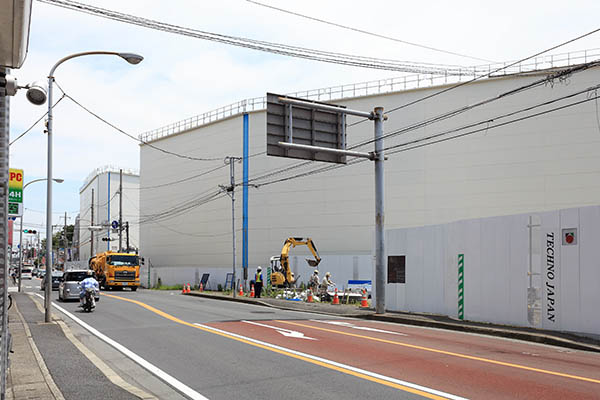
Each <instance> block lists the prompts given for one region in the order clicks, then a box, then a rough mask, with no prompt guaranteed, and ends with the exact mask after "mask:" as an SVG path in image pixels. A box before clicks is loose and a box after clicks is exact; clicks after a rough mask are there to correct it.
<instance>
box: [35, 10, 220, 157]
mask: <svg viewBox="0 0 600 400" xmlns="http://www.w3.org/2000/svg"><path fill="white" fill-rule="evenodd" d="M39 1H41V0H39ZM56 85H57V86H58V88H59V89H60V90H61V91H62V92H63V96H64V97H67V98H68V99H69V100H71V101H72V102H73V103H75V104H76V105H78V106H79V107H80V108H82V109H83V110H85V111H86V112H88V113H89V114H90V115H92V116H94V117H95V118H97V119H99V120H100V121H102V122H104V123H105V124H106V125H108V126H110V127H111V128H113V129H114V130H116V131H118V132H120V133H122V134H123V135H125V136H127V137H129V138H130V139H133V140H135V141H136V142H140V143H142V144H145V145H147V146H149V147H151V148H153V149H155V150H158V151H160V152H162V153H165V154H169V155H172V156H175V157H179V158H183V159H186V160H192V161H217V160H220V158H200V157H192V156H187V155H183V154H179V153H175V152H172V151H169V150H165V149H162V148H160V147H158V146H155V145H153V144H151V143H148V142H146V141H145V140H143V139H141V138H138V137H135V136H133V135H131V134H129V133H127V132H125V131H124V130H123V129H121V128H119V127H118V126H116V125H114V124H112V123H110V122H108V121H107V120H106V119H104V118H102V117H101V116H99V115H98V114H96V113H95V112H93V111H92V110H90V109H89V108H87V107H85V106H84V105H82V104H81V103H80V102H78V101H77V100H75V99H74V98H73V97H72V96H71V95H69V94H68V93H66V92H65V91H64V90H63V88H62V87H60V85H59V84H58V83H56Z"/></svg>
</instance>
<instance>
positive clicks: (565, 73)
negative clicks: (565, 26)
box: [350, 61, 600, 149]
mask: <svg viewBox="0 0 600 400" xmlns="http://www.w3.org/2000/svg"><path fill="white" fill-rule="evenodd" d="M598 65H600V62H599V61H592V62H589V63H586V64H582V65H578V66H576V67H573V68H568V69H564V70H562V71H558V72H556V73H554V74H550V75H547V76H546V77H544V78H541V79H538V80H536V81H533V82H531V83H528V84H525V85H522V86H520V87H517V88H515V89H511V90H508V91H506V92H502V93H500V94H499V95H497V96H493V97H489V98H487V99H484V100H481V101H478V102H477V103H474V104H471V105H467V106H464V107H459V108H457V109H454V110H451V111H448V112H446V113H443V114H440V115H437V116H434V117H431V118H429V119H426V120H424V121H421V122H418V123H415V124H412V125H409V126H407V127H404V128H400V129H397V130H394V131H392V132H388V133H386V134H385V135H383V138H384V139H387V138H390V137H394V136H397V135H400V134H405V133H408V132H411V131H414V130H416V129H420V128H423V127H425V126H428V125H431V124H433V123H436V122H440V121H443V120H446V119H449V118H452V117H456V116H458V115H460V114H462V113H464V112H467V111H470V110H472V109H474V108H477V107H481V106H483V105H487V104H490V103H493V102H495V101H498V100H503V99H505V98H507V97H509V96H513V95H515V94H519V93H522V92H524V91H526V90H530V89H534V88H536V87H538V86H541V85H545V84H548V83H551V84H552V83H553V82H554V81H556V80H558V81H560V82H563V81H564V80H565V79H567V78H568V77H569V76H571V75H572V74H574V73H578V72H583V71H585V70H587V69H589V68H593V67H597V66H598ZM374 141H375V139H368V140H365V141H363V142H360V143H358V144H356V145H352V146H351V147H350V149H355V148H358V147H362V146H365V145H367V144H369V143H373V142H374Z"/></svg>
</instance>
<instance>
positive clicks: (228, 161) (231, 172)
mask: <svg viewBox="0 0 600 400" xmlns="http://www.w3.org/2000/svg"><path fill="white" fill-rule="evenodd" d="M223 161H224V163H225V165H227V164H229V182H230V183H229V186H221V188H222V189H225V190H226V191H227V194H228V195H229V197H231V236H232V243H233V250H232V253H233V278H232V284H233V297H236V289H237V288H236V280H235V162H236V161H242V158H241V157H225V160H223Z"/></svg>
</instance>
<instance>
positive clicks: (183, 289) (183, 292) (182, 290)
mask: <svg viewBox="0 0 600 400" xmlns="http://www.w3.org/2000/svg"><path fill="white" fill-rule="evenodd" d="M186 293H187V292H186V291H185V283H184V284H183V285H181V294H186Z"/></svg>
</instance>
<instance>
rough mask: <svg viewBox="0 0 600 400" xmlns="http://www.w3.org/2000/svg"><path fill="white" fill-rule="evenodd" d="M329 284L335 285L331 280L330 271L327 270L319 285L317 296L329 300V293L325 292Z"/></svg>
mask: <svg viewBox="0 0 600 400" xmlns="http://www.w3.org/2000/svg"><path fill="white" fill-rule="evenodd" d="M329 286H335V283H333V281H332V280H331V272H327V273H326V274H325V277H324V278H323V281H322V282H321V285H319V297H320V298H321V300H329V297H330V296H329V294H328V293H327V288H328V287H329Z"/></svg>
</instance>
